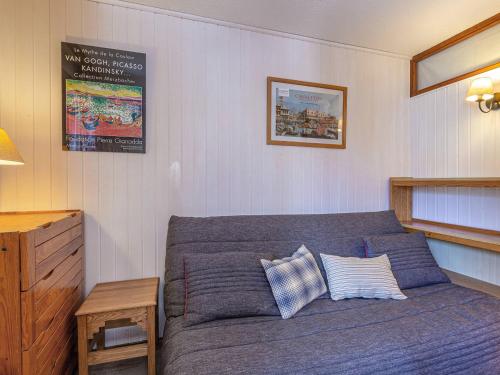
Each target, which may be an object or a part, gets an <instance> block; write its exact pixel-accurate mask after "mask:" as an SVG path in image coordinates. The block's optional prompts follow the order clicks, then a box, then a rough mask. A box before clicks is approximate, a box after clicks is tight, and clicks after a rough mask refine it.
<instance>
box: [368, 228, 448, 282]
mask: <svg viewBox="0 0 500 375" xmlns="http://www.w3.org/2000/svg"><path fill="white" fill-rule="evenodd" d="M365 241H366V253H367V254H366V255H367V256H369V257H378V256H380V255H383V254H387V256H388V257H389V260H390V261H391V267H392V272H393V273H394V277H395V278H396V280H397V282H398V285H399V287H400V288H401V289H407V288H416V287H419V286H425V285H430V284H437V283H449V282H450V279H449V278H448V276H446V274H445V273H444V272H443V271H442V270H441V268H439V266H438V264H437V263H436V260H435V259H434V256H433V255H432V253H431V250H430V249H429V245H428V244H427V240H426V239H425V234H424V233H422V232H417V233H407V234H395V235H386V236H371V237H366V238H365Z"/></svg>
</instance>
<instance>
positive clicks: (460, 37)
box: [410, 13, 500, 97]
mask: <svg viewBox="0 0 500 375" xmlns="http://www.w3.org/2000/svg"><path fill="white" fill-rule="evenodd" d="M498 24H500V13H497V14H495V15H494V16H493V17H490V18H488V19H486V20H484V21H482V22H479V23H478V24H476V25H474V26H472V27H469V28H468V29H466V30H464V31H462V32H460V33H458V34H456V35H454V36H452V37H451V38H448V39H446V40H445V41H443V42H441V43H438V44H436V45H435V46H433V47H431V48H429V49H426V50H425V51H423V52H420V53H419V54H417V55H415V56H413V58H412V59H411V61H410V97H413V96H415V95H419V94H423V93H425V92H428V91H431V90H435V89H437V88H440V87H443V86H447V85H449V84H451V83H454V82H458V81H461V80H463V79H466V78H469V77H472V76H475V75H477V74H481V73H484V72H487V71H489V70H493V69H496V68H499V67H500V61H499V62H496V63H493V64H491V65H488V66H485V67H482V68H478V69H475V70H473V71H470V72H467V73H464V74H461V75H459V76H457V77H453V78H450V79H447V80H445V81H443V82H439V83H436V84H434V85H431V86H428V87H424V88H423V89H419V88H418V84H417V83H418V70H417V65H418V63H419V62H420V61H422V60H425V59H427V58H428V57H430V56H433V55H435V54H437V53H439V52H442V51H444V50H445V49H447V48H450V47H452V46H454V45H457V44H459V43H461V42H463V41H464V40H467V39H469V38H472V37H473V36H475V35H477V34H479V33H481V32H483V31H485V30H488V29H489V28H491V27H494V26H496V25H498Z"/></svg>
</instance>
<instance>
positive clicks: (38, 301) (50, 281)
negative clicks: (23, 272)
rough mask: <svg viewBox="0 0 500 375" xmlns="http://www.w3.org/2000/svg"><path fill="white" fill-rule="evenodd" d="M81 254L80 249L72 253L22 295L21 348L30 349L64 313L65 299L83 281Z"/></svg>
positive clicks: (81, 249) (81, 250) (81, 248)
mask: <svg viewBox="0 0 500 375" xmlns="http://www.w3.org/2000/svg"><path fill="white" fill-rule="evenodd" d="M83 251H84V249H83V247H80V248H79V249H77V250H76V251H74V252H73V253H72V254H70V255H69V256H67V257H66V259H65V260H64V261H63V262H62V263H60V264H59V265H57V266H56V267H55V268H53V269H52V270H51V271H49V273H48V274H47V275H46V276H45V277H44V278H43V279H41V280H40V281H39V282H38V283H37V284H35V286H33V288H31V289H29V290H28V291H25V292H22V293H21V306H22V312H23V314H22V317H23V324H22V326H23V329H22V336H23V349H28V348H29V347H31V345H32V344H33V343H34V341H35V340H38V338H39V336H40V335H42V334H44V332H45V331H47V330H50V329H51V328H53V326H54V325H56V324H57V320H58V319H56V316H57V315H58V314H60V313H61V311H66V310H65V309H64V307H65V306H66V305H65V304H66V303H67V300H68V298H70V297H71V296H72V295H73V294H74V292H75V290H77V289H78V288H79V286H80V284H81V282H82V280H83ZM66 307H67V306H66ZM66 312H67V311H66Z"/></svg>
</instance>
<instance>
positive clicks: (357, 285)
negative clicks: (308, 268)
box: [320, 254, 406, 301]
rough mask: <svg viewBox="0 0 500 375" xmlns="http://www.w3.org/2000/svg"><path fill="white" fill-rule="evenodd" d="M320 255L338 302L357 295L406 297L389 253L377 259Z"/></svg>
mask: <svg viewBox="0 0 500 375" xmlns="http://www.w3.org/2000/svg"><path fill="white" fill-rule="evenodd" d="M320 256H321V260H322V262H323V266H324V267H325V271H326V276H327V278H328V288H329V289H330V297H331V298H332V299H333V300H334V301H338V300H341V299H345V298H356V297H361V298H382V299H388V298H392V299H406V296H405V295H404V294H403V293H402V292H401V290H400V289H399V287H398V283H397V282H396V279H395V278H394V275H393V274H392V271H391V263H390V262H389V258H388V257H387V255H385V254H384V255H381V256H379V257H376V258H345V257H339V256H336V255H326V254H320Z"/></svg>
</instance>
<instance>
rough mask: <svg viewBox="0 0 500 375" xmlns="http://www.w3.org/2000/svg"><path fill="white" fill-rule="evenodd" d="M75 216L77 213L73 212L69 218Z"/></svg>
mask: <svg viewBox="0 0 500 375" xmlns="http://www.w3.org/2000/svg"><path fill="white" fill-rule="evenodd" d="M77 214H78V213H77V212H73V213H72V214H71V215H69V216H71V217H75V216H76V215H77Z"/></svg>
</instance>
